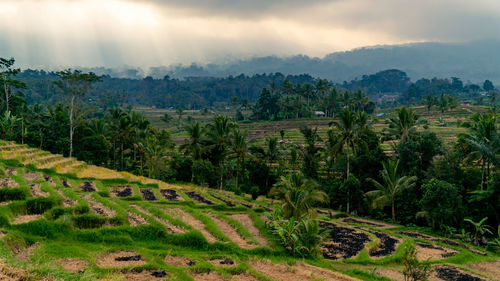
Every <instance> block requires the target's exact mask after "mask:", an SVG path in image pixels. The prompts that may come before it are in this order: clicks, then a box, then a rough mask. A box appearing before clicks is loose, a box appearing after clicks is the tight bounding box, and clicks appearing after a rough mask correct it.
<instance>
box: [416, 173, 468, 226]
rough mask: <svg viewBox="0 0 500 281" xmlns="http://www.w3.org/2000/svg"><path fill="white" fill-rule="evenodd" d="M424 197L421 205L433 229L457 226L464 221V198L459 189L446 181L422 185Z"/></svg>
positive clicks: (434, 180)
mask: <svg viewBox="0 0 500 281" xmlns="http://www.w3.org/2000/svg"><path fill="white" fill-rule="evenodd" d="M422 190H423V192H424V195H423V197H422V200H420V204H421V205H422V209H423V211H424V212H423V214H425V216H426V217H427V219H428V220H429V222H430V224H431V226H432V228H434V229H437V228H438V227H439V226H440V225H442V224H446V225H457V224H458V223H459V222H461V221H462V197H461V196H460V194H459V191H458V189H457V188H456V187H455V186H454V185H452V184H450V183H448V182H445V181H441V180H437V179H432V180H430V181H429V182H428V183H426V184H424V185H422Z"/></svg>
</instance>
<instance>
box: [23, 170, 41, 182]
mask: <svg viewBox="0 0 500 281" xmlns="http://www.w3.org/2000/svg"><path fill="white" fill-rule="evenodd" d="M40 178H41V176H40V174H39V173H36V172H25V173H24V179H26V180H27V181H36V180H39V179H40Z"/></svg>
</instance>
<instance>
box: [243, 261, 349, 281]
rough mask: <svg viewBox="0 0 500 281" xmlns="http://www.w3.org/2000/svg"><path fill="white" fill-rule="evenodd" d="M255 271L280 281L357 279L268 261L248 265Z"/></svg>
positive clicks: (303, 265) (303, 266) (314, 268)
mask: <svg viewBox="0 0 500 281" xmlns="http://www.w3.org/2000/svg"><path fill="white" fill-rule="evenodd" d="M250 266H251V267H252V268H253V269H255V270H256V271H258V272H260V273H262V274H264V275H266V276H269V277H272V278H274V279H276V280H280V281H305V280H317V279H323V280H329V281H355V280H358V279H355V278H352V277H350V276H347V275H344V274H341V273H337V272H333V271H330V270H327V269H324V268H320V267H317V266H313V265H309V264H306V263H302V262H299V263H297V264H296V265H294V266H288V265H284V264H274V263H272V262H270V261H265V260H259V261H253V262H251V263H250Z"/></svg>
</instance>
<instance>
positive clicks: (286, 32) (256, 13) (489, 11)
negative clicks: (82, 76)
mask: <svg viewBox="0 0 500 281" xmlns="http://www.w3.org/2000/svg"><path fill="white" fill-rule="evenodd" d="M499 26H500V1H498V0H418V1H416V0H307V1H306V0H246V1H243V0H198V1H195V0H0V57H14V58H16V62H17V65H19V66H21V67H32V68H54V67H78V66H79V67H98V66H105V67H119V66H138V67H151V66H162V65H173V64H190V63H192V62H196V63H201V64H204V63H214V62H215V63H217V62H219V63H220V62H224V61H228V60H234V59H245V58H250V57H256V56H269V55H276V56H292V55H297V54H304V55H308V56H313V57H322V56H324V55H326V54H329V53H332V52H335V51H345V50H350V49H354V48H359V47H363V46H373V45H389V44H404V43H411V42H427V41H433V42H464V41H472V40H481V39H499V38H500V32H499V31H498V27H499Z"/></svg>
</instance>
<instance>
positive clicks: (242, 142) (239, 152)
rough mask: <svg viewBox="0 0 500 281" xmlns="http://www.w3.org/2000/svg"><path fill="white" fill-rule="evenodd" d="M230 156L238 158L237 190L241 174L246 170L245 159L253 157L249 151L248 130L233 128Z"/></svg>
mask: <svg viewBox="0 0 500 281" xmlns="http://www.w3.org/2000/svg"><path fill="white" fill-rule="evenodd" d="M228 156H229V158H232V159H236V190H238V184H239V179H240V174H241V172H242V171H244V166H245V159H248V158H251V157H252V155H251V154H250V153H248V147H247V132H246V131H242V130H240V129H239V128H235V129H234V130H233V141H232V143H231V148H230V153H229V155H228Z"/></svg>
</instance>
